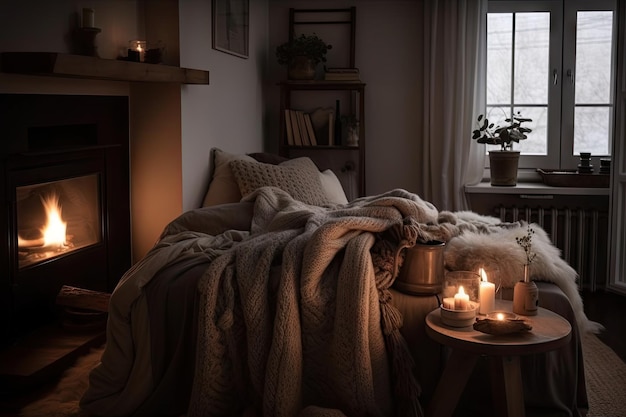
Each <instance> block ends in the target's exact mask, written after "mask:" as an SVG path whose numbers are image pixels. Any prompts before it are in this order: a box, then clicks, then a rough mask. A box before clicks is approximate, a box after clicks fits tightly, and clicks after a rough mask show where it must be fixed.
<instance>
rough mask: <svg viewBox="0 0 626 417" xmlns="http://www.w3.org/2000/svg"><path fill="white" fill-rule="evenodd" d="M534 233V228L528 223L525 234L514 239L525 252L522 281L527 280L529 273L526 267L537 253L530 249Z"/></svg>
mask: <svg viewBox="0 0 626 417" xmlns="http://www.w3.org/2000/svg"><path fill="white" fill-rule="evenodd" d="M534 234H535V230H534V229H533V228H532V227H530V224H529V225H528V226H527V228H526V235H525V236H521V237H519V236H518V237H516V238H515V241H516V242H517V244H518V245H520V246H521V247H522V249H524V253H525V254H526V263H525V264H524V281H525V282H528V280H529V276H528V275H529V273H528V269H529V267H530V264H531V263H532V262H533V261H534V260H535V258H536V257H537V254H536V253H535V252H533V251H532V249H533V235H534Z"/></svg>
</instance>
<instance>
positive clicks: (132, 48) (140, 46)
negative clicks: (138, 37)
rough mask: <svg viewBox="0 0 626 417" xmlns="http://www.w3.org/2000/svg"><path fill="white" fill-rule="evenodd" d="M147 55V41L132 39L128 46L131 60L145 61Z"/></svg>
mask: <svg viewBox="0 0 626 417" xmlns="http://www.w3.org/2000/svg"><path fill="white" fill-rule="evenodd" d="M145 55H146V41H130V45H129V48H128V59H129V61H136V62H144V60H145Z"/></svg>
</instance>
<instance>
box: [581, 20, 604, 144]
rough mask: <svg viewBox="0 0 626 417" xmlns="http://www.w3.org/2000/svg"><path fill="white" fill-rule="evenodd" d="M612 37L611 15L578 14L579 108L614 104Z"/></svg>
mask: <svg viewBox="0 0 626 417" xmlns="http://www.w3.org/2000/svg"><path fill="white" fill-rule="evenodd" d="M612 33H613V13H612V12H606V11H604V12H577V14H576V74H575V76H576V98H575V100H576V104H583V103H584V104H590V103H594V104H609V103H611V91H610V89H611V49H612V46H611V39H612ZM583 152H584V151H583Z"/></svg>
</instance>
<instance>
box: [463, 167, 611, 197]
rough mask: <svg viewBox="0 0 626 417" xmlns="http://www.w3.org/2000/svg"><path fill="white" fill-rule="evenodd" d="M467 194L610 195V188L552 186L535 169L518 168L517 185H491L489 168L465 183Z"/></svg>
mask: <svg viewBox="0 0 626 417" xmlns="http://www.w3.org/2000/svg"><path fill="white" fill-rule="evenodd" d="M465 193H466V194H469V193H472V194H517V195H519V194H531V195H533V194H534V195H610V194H611V193H610V188H590V187H553V186H550V185H546V184H544V183H543V181H542V179H541V176H540V175H539V173H538V172H537V171H536V170H535V169H520V170H519V171H518V175H517V185H516V186H514V187H506V186H493V185H491V184H490V182H489V168H486V169H485V170H484V173H483V179H482V181H481V182H480V183H478V184H476V185H466V186H465Z"/></svg>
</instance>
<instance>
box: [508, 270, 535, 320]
mask: <svg viewBox="0 0 626 417" xmlns="http://www.w3.org/2000/svg"><path fill="white" fill-rule="evenodd" d="M538 307H539V289H538V288H537V284H535V283H534V282H533V281H531V280H530V271H529V265H528V264H524V280H523V281H519V282H517V283H516V284H515V287H513V312H514V313H515V314H520V315H522V316H535V315H537V308H538Z"/></svg>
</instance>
